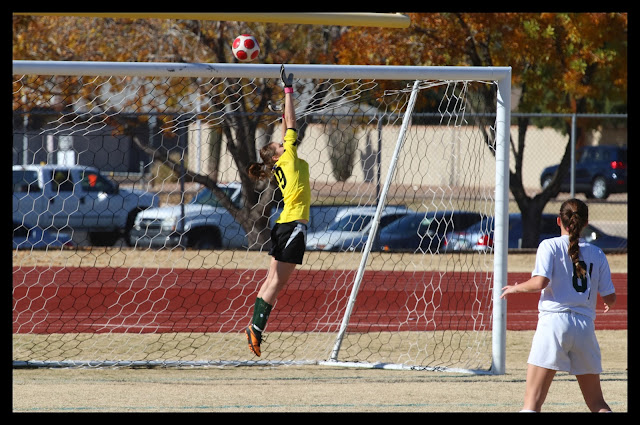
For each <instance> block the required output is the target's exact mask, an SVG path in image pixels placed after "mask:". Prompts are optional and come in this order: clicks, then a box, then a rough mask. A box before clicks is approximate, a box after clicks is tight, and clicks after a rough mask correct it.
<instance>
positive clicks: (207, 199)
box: [191, 187, 236, 207]
mask: <svg viewBox="0 0 640 425" xmlns="http://www.w3.org/2000/svg"><path fill="white" fill-rule="evenodd" d="M220 189H221V190H222V191H223V192H224V193H226V195H227V196H228V197H230V198H231V197H232V195H233V193H234V192H235V191H236V189H235V188H233V187H221V188H220ZM191 203H193V204H200V205H210V206H212V207H222V204H221V203H220V200H219V199H218V198H217V197H216V195H214V194H213V192H212V191H211V190H209V189H203V190H201V191H200V192H198V194H197V195H196V197H195V198H193V201H192V202H191Z"/></svg>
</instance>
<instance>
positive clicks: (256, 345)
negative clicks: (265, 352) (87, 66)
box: [244, 325, 262, 357]
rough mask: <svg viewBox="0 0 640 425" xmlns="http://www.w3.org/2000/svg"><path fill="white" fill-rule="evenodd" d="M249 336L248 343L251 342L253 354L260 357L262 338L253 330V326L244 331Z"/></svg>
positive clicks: (250, 346)
mask: <svg viewBox="0 0 640 425" xmlns="http://www.w3.org/2000/svg"><path fill="white" fill-rule="evenodd" d="M244 333H245V334H247V341H248V342H249V348H250V349H251V351H253V354H255V355H256V356H258V357H260V343H261V342H262V336H261V335H258V334H257V333H256V331H255V330H254V329H253V325H249V326H247V329H245V331H244Z"/></svg>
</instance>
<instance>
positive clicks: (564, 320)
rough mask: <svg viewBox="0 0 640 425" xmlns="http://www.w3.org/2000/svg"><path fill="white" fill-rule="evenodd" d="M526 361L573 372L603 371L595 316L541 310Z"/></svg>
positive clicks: (583, 373)
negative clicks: (593, 317) (594, 321)
mask: <svg viewBox="0 0 640 425" xmlns="http://www.w3.org/2000/svg"><path fill="white" fill-rule="evenodd" d="M527 363H530V364H532V365H534V366H540V367H544V368H546V369H553V370H561V371H565V372H569V373H570V374H572V375H585V374H600V373H602V358H601V356H600V346H599V345H598V340H597V339H596V332H595V325H594V323H593V319H591V318H590V317H587V316H584V315H581V314H575V313H572V312H562V313H550V312H540V314H539V315H538V326H537V328H536V332H535V334H534V336H533V341H532V343H531V352H530V353H529V360H527Z"/></svg>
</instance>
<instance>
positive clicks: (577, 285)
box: [573, 261, 593, 292]
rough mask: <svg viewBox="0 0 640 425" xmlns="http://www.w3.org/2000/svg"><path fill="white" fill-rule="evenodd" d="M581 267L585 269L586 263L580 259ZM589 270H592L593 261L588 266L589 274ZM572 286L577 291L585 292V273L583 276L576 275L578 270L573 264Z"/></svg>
mask: <svg viewBox="0 0 640 425" xmlns="http://www.w3.org/2000/svg"><path fill="white" fill-rule="evenodd" d="M580 264H581V265H582V267H583V268H584V269H585V270H587V264H586V263H585V262H584V261H580ZM591 270H593V263H591V265H590V267H589V275H591ZM573 288H574V289H575V290H576V291H577V292H586V291H587V275H586V274H585V276H584V277H578V271H577V270H576V265H575V264H574V265H573Z"/></svg>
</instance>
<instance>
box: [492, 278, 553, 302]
mask: <svg viewBox="0 0 640 425" xmlns="http://www.w3.org/2000/svg"><path fill="white" fill-rule="evenodd" d="M548 284H549V278H548V277H546V276H541V275H535V276H532V277H531V279H529V280H527V281H526V282H522V283H520V284H519V283H515V284H514V285H507V286H505V287H504V288H502V295H501V296H500V298H504V297H505V296H506V295H508V294H514V293H516V292H540V291H542V290H543V289H544V288H546V287H547V285H548Z"/></svg>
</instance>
